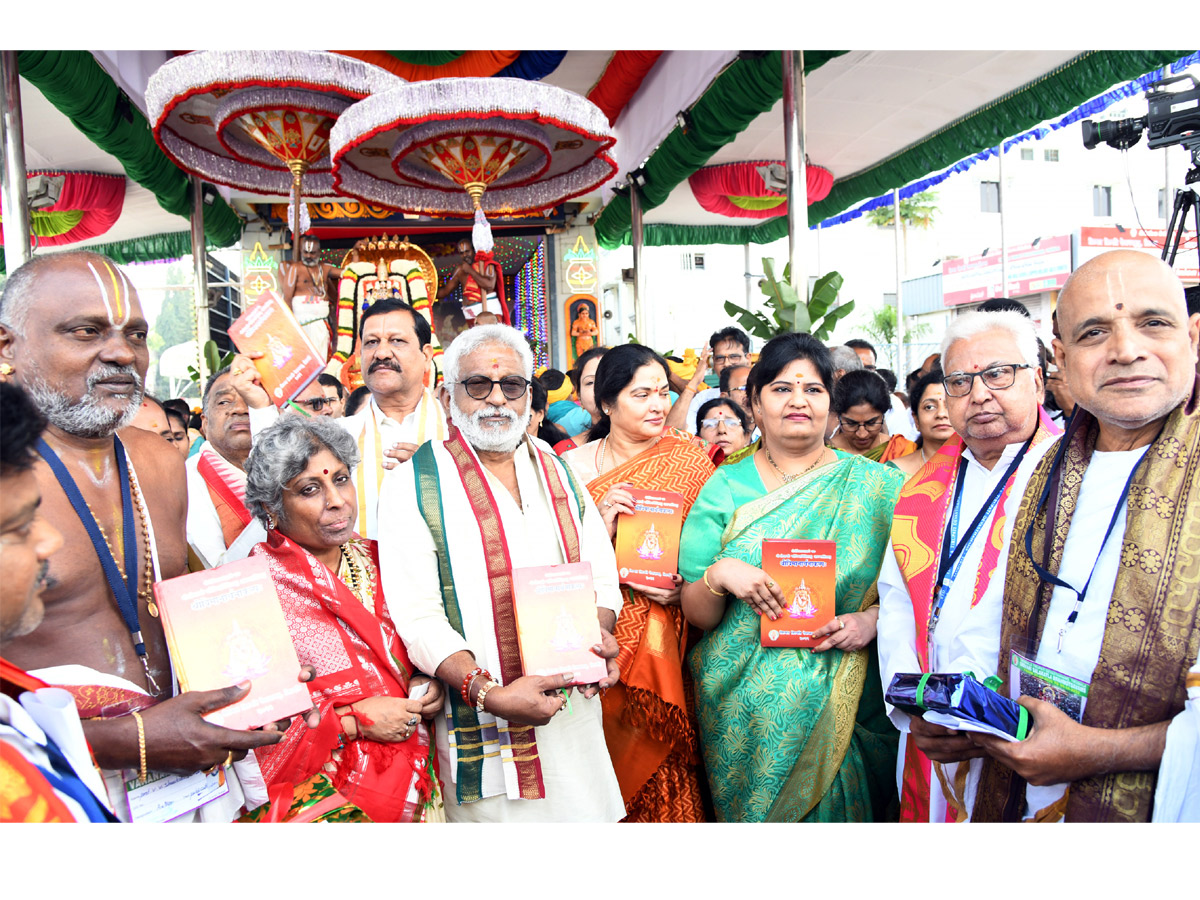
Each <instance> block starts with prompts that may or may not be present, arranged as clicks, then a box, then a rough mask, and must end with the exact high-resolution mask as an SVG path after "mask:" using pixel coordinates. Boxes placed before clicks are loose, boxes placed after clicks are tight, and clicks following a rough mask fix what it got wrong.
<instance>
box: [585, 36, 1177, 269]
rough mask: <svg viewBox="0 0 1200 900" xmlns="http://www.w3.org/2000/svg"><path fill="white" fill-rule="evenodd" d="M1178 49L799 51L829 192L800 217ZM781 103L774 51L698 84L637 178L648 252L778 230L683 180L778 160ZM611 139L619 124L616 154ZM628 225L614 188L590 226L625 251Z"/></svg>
mask: <svg viewBox="0 0 1200 900" xmlns="http://www.w3.org/2000/svg"><path fill="white" fill-rule="evenodd" d="M1187 52H1188V51H1181V50H1173V51H1086V52H1080V51H907V50H894V51H851V52H847V53H830V52H829V51H815V52H812V53H806V54H805V69H806V72H808V76H807V85H806V109H805V113H806V149H807V152H808V156H809V160H810V161H811V162H812V163H813V164H815V165H820V166H824V167H826V168H828V169H830V170H832V172H833V174H834V178H835V181H834V185H833V189H832V191H831V192H830V195H829V197H828V198H827V199H825V200H823V201H821V202H820V203H817V204H814V205H812V206H810V207H809V222H810V224H815V223H818V222H820V221H822V220H823V219H826V218H827V217H829V216H834V215H837V214H838V213H842V212H843V211H845V210H847V209H849V208H850V207H851V206H853V205H854V204H856V203H859V202H860V201H862V200H865V199H867V198H872V197H876V196H878V195H880V194H882V193H885V192H886V191H889V190H891V189H893V188H900V187H903V186H904V185H906V184H909V183H910V182H912V181H914V180H916V179H920V178H923V177H925V176H927V175H930V174H932V173H935V172H939V171H941V170H943V169H946V168H947V167H950V166H953V165H954V164H955V163H958V162H959V161H960V160H963V159H964V158H966V157H969V156H971V155H972V154H976V153H979V152H980V151H984V150H986V149H987V148H989V147H994V146H996V145H997V144H998V143H999V142H1000V141H1001V140H1005V139H1007V138H1009V137H1011V136H1013V135H1016V134H1018V133H1019V132H1021V131H1024V130H1026V129H1029V128H1032V127H1034V126H1035V125H1038V124H1039V123H1042V122H1045V121H1047V120H1049V119H1051V118H1054V117H1056V116H1060V115H1063V114H1064V113H1066V112H1068V111H1070V110H1072V109H1073V108H1074V107H1076V106H1077V105H1079V104H1081V103H1083V102H1084V101H1086V100H1088V99H1090V98H1091V97H1093V96H1095V95H1097V94H1099V93H1101V92H1102V91H1104V90H1106V89H1108V88H1110V87H1111V86H1112V85H1114V84H1117V83H1119V82H1123V81H1128V80H1131V79H1134V78H1136V77H1138V76H1141V75H1143V74H1144V73H1146V72H1149V71H1151V70H1154V69H1156V68H1158V67H1160V66H1164V65H1166V64H1168V63H1172V62H1175V61H1176V60H1179V59H1180V58H1181V57H1183V56H1184V55H1185V54H1186V53H1187ZM648 81H649V79H648ZM781 98H782V75H781V57H780V54H779V53H778V52H775V53H768V54H764V55H757V54H755V55H752V56H751V55H746V54H744V55H743V56H742V57H740V58H739V59H737V60H736V61H735V62H733V63H731V64H730V65H729V66H728V67H727V68H726V69H725V70H724V71H722V72H721V73H720V74H719V75H718V76H717V77H716V78H715V79H714V80H713V81H712V82H711V83H710V84H709V85H708V87H707V89H706V90H705V91H704V93H703V94H702V95H701V96H700V99H699V100H698V101H697V102H696V104H695V105H694V106H693V107H692V108H691V109H690V115H691V119H692V121H691V124H690V127H689V128H688V129H687V131H686V132H685V131H684V129H683V127H682V126H680V125H676V126H675V127H674V128H673V129H671V130H670V133H669V135H668V136H667V137H666V139H665V140H664V141H663V142H662V143H661V144H660V145H659V146H658V147H657V148H656V149H655V151H654V152H653V153H652V154H651V155H650V157H649V159H648V161H647V162H646V164H645V166H644V168H643V170H642V171H643V174H644V175H645V177H646V184H645V185H644V186H643V187H642V189H641V192H640V193H641V196H642V209H643V223H644V226H645V232H644V238H645V242H646V244H647V245H670V244H707V243H738V244H740V243H745V242H751V243H766V242H769V241H773V240H776V239H778V238H780V237H783V236H785V235H786V234H787V220H786V217H785V216H780V217H778V218H775V219H769V220H766V221H765V222H761V223H752V224H746V220H745V219H738V218H732V217H729V216H722V215H717V214H714V213H710V212H707V211H705V210H704V209H702V208H701V207H700V205H699V204H698V203H697V202H696V200H695V197H694V196H693V195H692V192H691V189H690V187H689V185H688V184H687V180H686V179H687V177H688V176H689V175H690V174H692V172H694V171H696V169H698V168H699V167H700V166H703V165H713V164H719V163H728V162H734V161H738V160H764V159H779V160H781V159H782V158H783V156H784V137H783V111H782V99H781ZM619 124H620V123H618V125H619ZM621 137H622V135H621V134H620V130H619V128H618V146H619V145H620V140H621ZM629 171H630V170H629V169H622V174H626V175H627V174H628V172H629ZM629 222H630V211H629V198H628V195H627V193H625V194H622V193H621V192H618V193H617V196H615V198H614V199H613V200H612V201H610V202H609V203H608V204H607V205H606V207H605V209H604V212H603V213H602V215H601V216H600V218H599V219H598V220H597V222H596V231H597V237H598V239H599V242H600V244H601V246H606V247H610V248H611V247H615V246H619V245H620V244H622V243H628V241H629Z"/></svg>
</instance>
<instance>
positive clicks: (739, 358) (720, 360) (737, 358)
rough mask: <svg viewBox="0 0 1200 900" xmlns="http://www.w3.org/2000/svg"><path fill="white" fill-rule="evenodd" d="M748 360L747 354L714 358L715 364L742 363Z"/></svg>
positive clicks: (731, 354)
mask: <svg viewBox="0 0 1200 900" xmlns="http://www.w3.org/2000/svg"><path fill="white" fill-rule="evenodd" d="M745 358H746V354H745V353H730V354H729V355H728V356H714V357H713V362H714V363H740V362H741V361H742V360H744V359H745Z"/></svg>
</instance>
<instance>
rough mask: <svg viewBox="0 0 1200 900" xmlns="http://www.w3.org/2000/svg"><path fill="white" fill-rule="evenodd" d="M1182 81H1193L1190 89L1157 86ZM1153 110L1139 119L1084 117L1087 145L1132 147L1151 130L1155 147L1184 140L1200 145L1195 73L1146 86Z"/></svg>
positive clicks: (1199, 105) (1198, 87)
mask: <svg viewBox="0 0 1200 900" xmlns="http://www.w3.org/2000/svg"><path fill="white" fill-rule="evenodd" d="M1179 81H1190V82H1191V83H1192V87H1191V89H1190V90H1178V91H1169V90H1156V89H1157V88H1162V87H1163V86H1164V85H1168V84H1174V83H1176V82H1179ZM1146 102H1147V104H1148V106H1149V110H1148V112H1147V113H1146V115H1144V116H1141V117H1140V118H1136V119H1118V120H1116V121H1107V122H1093V121H1092V120H1091V119H1084V120H1083V122H1082V123H1081V124H1082V126H1083V146H1084V147H1085V148H1086V149H1088V150H1092V149H1094V148H1095V146H1096V145H1097V144H1101V143H1104V144H1108V146H1110V147H1113V148H1114V149H1116V150H1128V149H1129V148H1130V147H1132V146H1133V145H1134V144H1136V143H1137V142H1138V141H1139V140H1141V138H1142V132H1143V131H1146V132H1149V135H1150V137H1149V139H1148V140H1147V144H1148V146H1149V147H1151V148H1152V149H1156V148H1158V147H1169V146H1170V145H1171V144H1184V145H1185V146H1187V147H1195V146H1197V145H1200V82H1197V81H1196V78H1195V76H1194V75H1176V76H1175V77H1174V78H1164V79H1162V80H1161V81H1156V82H1154V83H1153V84H1151V85H1149V86H1148V87H1147V88H1146Z"/></svg>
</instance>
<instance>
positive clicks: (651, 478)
mask: <svg viewBox="0 0 1200 900" xmlns="http://www.w3.org/2000/svg"><path fill="white" fill-rule="evenodd" d="M720 452H721V451H720V449H719V448H717V447H716V446H715V445H710V444H708V443H707V442H705V441H701V440H700V439H699V438H695V437H693V436H692V435H690V434H688V433H687V432H682V431H678V430H676V429H670V430H668V431H667V432H665V433H664V434H663V436H662V439H661V440H659V442H658V443H657V444H656V445H655V446H654V447H653V448H652V449H650V450H647V451H646V452H645V453H642V454H641V455H640V456H638V457H636V458H635V459H631V460H630V461H629V462H627V463H625V464H624V465H622V466H618V467H617V468H616V469H613V470H612V471H611V472H605V473H604V474H602V475H600V476H599V477H597V478H596V479H594V480H593V481H592V482H590V483H589V484H588V491H589V492H590V493H591V495H592V498H593V499H594V500H595V501H596V502H597V503H599V502H600V498H601V497H602V496H603V495H604V493H605V491H607V490H608V489H609V488H610V487H611V486H612V485H614V484H617V483H619V482H629V483H630V484H633V485H634V486H635V487H637V488H640V489H646V490H664V491H675V492H677V493H679V494H682V495H683V497H684V506H683V515H684V517H685V518H686V517H687V513H688V510H690V509H691V506H692V504H693V503H694V502H695V501H696V497H697V496H698V495H699V493H700V489H701V488H702V487H704V483H705V482H706V481H708V477H709V476H710V475H711V474H712V473H713V471H714V470H715V469H716V462H715V461H714V459H713V457H714V455H719V454H720ZM623 590H624V594H625V605H624V607H623V608H622V610H621V615H620V616H619V617H618V618H617V625H616V630H615V632H614V637H616V639H617V643H618V644H619V645H620V648H621V650H620V653H619V654H618V655H617V664H618V665H619V666H620V667H621V680H620V682H619V683H618V684H617V685H615V686H614V687H611V688H609V689H608V691H607V692H605V694H604V695H603V697H602V698H601V704H602V705H603V708H604V737H605V741H606V742H607V744H608V752H609V756H610V757H611V758H612V764H613V769H614V770H615V771H616V773H617V782H618V783H619V784H620V786H621V795H622V797H623V799H624V800H625V808H626V810H627V812H628V815H627V816H626V818H625V821H627V822H703V821H705V818H704V804H703V799H702V794H701V788H700V782H701V780H702V776H701V774H700V753H699V742H698V739H697V736H696V735H697V729H696V713H695V698H694V695H693V690H692V684H691V677H690V675H688V674H687V673H686V668H685V666H684V658H685V656H684V654H685V653H686V650H687V623H686V622H685V621H684V618H683V612H682V610H681V608H680V607H678V606H663V605H661V604H659V603H655V602H653V601H651V600H650V599H648V598H647V597H646V596H645V594H642V593H641V592H639V591H637V590H634V589H633V588H629V587H626V588H624V589H623Z"/></svg>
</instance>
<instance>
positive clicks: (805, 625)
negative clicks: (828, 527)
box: [759, 539, 837, 647]
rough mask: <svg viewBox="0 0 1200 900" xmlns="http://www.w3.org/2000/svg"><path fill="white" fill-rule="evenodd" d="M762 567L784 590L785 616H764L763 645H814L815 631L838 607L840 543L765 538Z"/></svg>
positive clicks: (760, 624) (760, 625) (761, 630)
mask: <svg viewBox="0 0 1200 900" xmlns="http://www.w3.org/2000/svg"><path fill="white" fill-rule="evenodd" d="M762 570H763V571H764V572H766V573H767V574H768V575H770V576H771V578H772V579H774V581H775V583H776V584H777V585H779V587H780V589H781V590H782V591H783V616H781V617H780V618H778V619H771V618H770V617H769V616H762V617H760V619H759V629H760V634H761V638H762V645H763V646H764V647H815V646H816V645H817V644H819V643H820V640H814V638H813V632H814V631H816V630H817V629H818V628H820V627H821V626H822V625H824V624H825V623H826V622H828V621H829V620H830V619H832V618H833V616H834V612H835V610H836V596H835V591H836V590H837V544H836V543H834V542H833V541H808V540H793V539H786V540H785V539H768V540H765V541H763V550H762Z"/></svg>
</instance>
